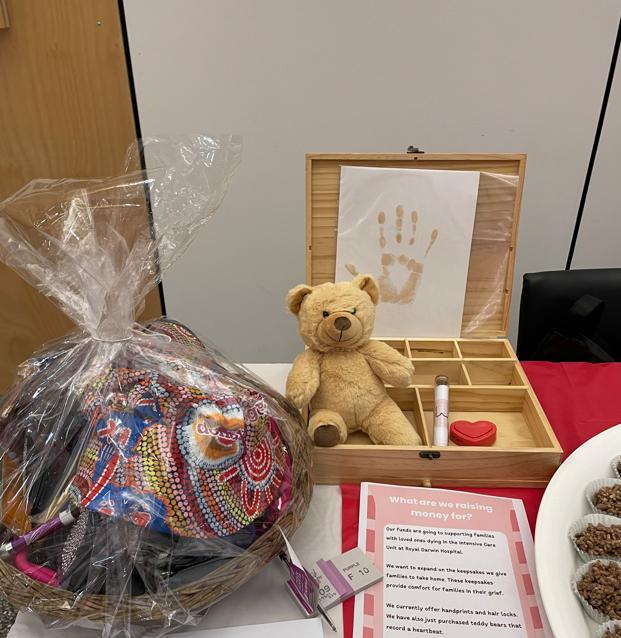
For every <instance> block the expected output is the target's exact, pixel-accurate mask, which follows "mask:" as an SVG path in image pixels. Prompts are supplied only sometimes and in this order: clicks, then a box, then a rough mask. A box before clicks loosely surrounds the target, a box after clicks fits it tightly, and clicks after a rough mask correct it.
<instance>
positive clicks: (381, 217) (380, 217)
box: [377, 211, 386, 250]
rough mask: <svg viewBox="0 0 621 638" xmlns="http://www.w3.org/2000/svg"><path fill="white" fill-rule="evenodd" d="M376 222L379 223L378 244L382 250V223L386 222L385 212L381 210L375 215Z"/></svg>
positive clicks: (384, 246) (383, 241)
mask: <svg viewBox="0 0 621 638" xmlns="http://www.w3.org/2000/svg"><path fill="white" fill-rule="evenodd" d="M377 223H378V224H379V234H380V238H379V245H380V248H381V249H382V250H384V248H386V237H384V224H385V223H386V214H385V213H384V212H383V211H382V212H381V213H380V214H379V215H378V216H377Z"/></svg>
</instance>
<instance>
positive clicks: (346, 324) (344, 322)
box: [334, 317, 351, 332]
mask: <svg viewBox="0 0 621 638" xmlns="http://www.w3.org/2000/svg"><path fill="white" fill-rule="evenodd" d="M334 327H335V328H336V329H337V330H340V331H341V332H343V330H349V329H350V328H351V321H350V320H349V319H348V318H347V317H337V319H336V320H335V321H334Z"/></svg>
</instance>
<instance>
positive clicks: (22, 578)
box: [0, 420, 313, 623]
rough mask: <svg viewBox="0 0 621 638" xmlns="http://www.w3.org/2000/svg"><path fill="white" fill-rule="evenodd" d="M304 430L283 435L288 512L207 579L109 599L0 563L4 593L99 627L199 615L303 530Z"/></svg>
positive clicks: (308, 464)
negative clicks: (287, 463)
mask: <svg viewBox="0 0 621 638" xmlns="http://www.w3.org/2000/svg"><path fill="white" fill-rule="evenodd" d="M299 423H300V425H299V426H295V425H292V426H291V427H289V428H287V430H288V433H285V432H282V435H283V438H284V439H285V442H286V446H287V451H288V452H289V456H290V459H291V497H290V501H289V506H288V507H287V511H286V512H285V513H284V514H283V515H282V516H280V518H278V520H277V521H276V522H275V523H274V525H273V526H272V527H271V528H270V529H269V530H268V531H267V532H265V533H264V534H263V535H262V536H261V537H260V538H259V539H258V540H257V541H255V542H254V543H253V544H252V545H251V546H250V547H249V548H248V550H247V551H245V552H244V553H243V554H240V555H239V556H237V557H235V558H232V559H231V560H230V561H229V562H228V563H227V564H226V565H224V566H223V567H219V568H218V569H216V570H214V571H213V572H211V573H210V574H208V575H207V576H205V577H204V578H201V579H200V580H197V581H195V582H193V583H190V584H187V585H183V586H182V587H179V588H178V589H174V590H172V591H171V592H168V595H164V596H162V597H161V598H158V599H157V600H154V598H153V597H152V596H150V595H142V596H126V597H124V598H122V599H119V597H118V596H111V597H108V596H106V595H102V594H89V595H80V594H75V593H73V592H71V591H67V590H64V589H59V588H56V587H51V586H49V585H46V584H44V583H41V582H39V581H36V580H33V579H32V578H30V577H29V576H26V575H25V574H24V573H23V572H21V571H19V570H17V569H16V568H15V567H13V566H12V565H11V564H9V563H6V562H4V561H2V560H0V590H2V592H3V594H4V595H5V596H6V598H8V599H9V601H10V602H11V603H12V604H13V605H15V606H16V607H19V608H28V609H29V610H31V611H35V612H38V613H41V614H46V615H48V616H52V617H54V618H59V619H61V620H66V621H74V620H78V619H80V618H88V619H89V620H90V621H92V622H95V623H109V622H115V623H118V622H137V621H147V620H161V619H162V618H164V617H167V618H170V619H175V618H176V619H178V620H179V621H181V622H182V619H183V617H184V616H187V615H188V614H191V613H197V612H199V611H201V610H204V609H205V608H207V607H209V606H210V605H212V604H213V603H215V602H217V601H218V600H219V599H220V598H222V597H224V596H226V595H227V594H229V593H231V592H233V591H235V590H236V589H237V588H238V587H239V586H240V585H242V584H243V583H245V582H246V581H247V580H248V579H249V578H251V577H252V576H254V575H255V574H256V573H257V572H258V571H259V570H260V569H261V567H263V566H264V565H266V564H267V563H268V562H270V561H271V560H272V559H273V558H274V557H275V556H277V555H278V554H279V552H280V551H281V550H282V549H283V547H284V544H285V543H284V539H283V537H282V534H281V533H280V530H281V529H282V531H283V532H284V533H285V534H286V535H287V537H290V536H291V535H292V534H293V533H294V532H295V531H296V530H297V529H298V527H299V526H300V525H301V523H302V521H303V520H304V517H305V516H306V512H307V511H308V506H309V504H310V500H311V496H312V494H313V480H312V443H311V440H310V438H309V436H308V434H307V433H306V431H305V430H304V429H303V426H302V422H301V420H300V421H299Z"/></svg>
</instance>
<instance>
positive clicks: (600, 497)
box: [592, 484, 621, 516]
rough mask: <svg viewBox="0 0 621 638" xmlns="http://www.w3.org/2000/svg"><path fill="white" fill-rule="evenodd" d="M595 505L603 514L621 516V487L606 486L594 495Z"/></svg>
mask: <svg viewBox="0 0 621 638" xmlns="http://www.w3.org/2000/svg"><path fill="white" fill-rule="evenodd" d="M592 500H593V505H595V507H596V508H597V509H598V510H601V511H602V512H607V513H609V514H612V515H613V516H621V485H619V484H617V485H613V486H612V487H609V486H608V485H604V487H600V488H599V490H597V492H595V494H593V499H592Z"/></svg>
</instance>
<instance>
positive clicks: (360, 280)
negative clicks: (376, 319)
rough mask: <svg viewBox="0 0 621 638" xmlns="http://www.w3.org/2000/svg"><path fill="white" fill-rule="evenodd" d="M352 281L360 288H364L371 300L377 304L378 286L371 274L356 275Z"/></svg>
mask: <svg viewBox="0 0 621 638" xmlns="http://www.w3.org/2000/svg"><path fill="white" fill-rule="evenodd" d="M353 283H354V284H355V285H356V286H358V288H360V290H364V291H365V292H366V293H367V294H368V295H369V297H371V301H372V302H373V303H374V304H375V305H376V306H377V304H378V303H379V288H378V287H377V282H376V281H375V277H373V275H356V277H355V278H354V281H353Z"/></svg>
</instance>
